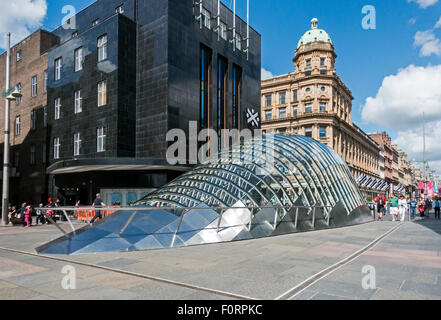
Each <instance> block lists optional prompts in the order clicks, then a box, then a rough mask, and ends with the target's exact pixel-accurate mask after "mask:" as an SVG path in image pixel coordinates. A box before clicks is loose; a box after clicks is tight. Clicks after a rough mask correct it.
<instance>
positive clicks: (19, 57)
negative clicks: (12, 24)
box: [17, 50, 22, 61]
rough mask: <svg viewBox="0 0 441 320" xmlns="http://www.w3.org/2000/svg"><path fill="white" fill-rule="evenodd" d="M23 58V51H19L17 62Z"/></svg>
mask: <svg viewBox="0 0 441 320" xmlns="http://www.w3.org/2000/svg"><path fill="white" fill-rule="evenodd" d="M21 58H22V54H21V50H19V51H17V61H20V60H21Z"/></svg>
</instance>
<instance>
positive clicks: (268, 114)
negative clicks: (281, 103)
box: [265, 110, 273, 120]
mask: <svg viewBox="0 0 441 320" xmlns="http://www.w3.org/2000/svg"><path fill="white" fill-rule="evenodd" d="M272 117H273V112H272V111H271V110H267V111H265V120H272Z"/></svg>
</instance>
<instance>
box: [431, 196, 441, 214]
mask: <svg viewBox="0 0 441 320" xmlns="http://www.w3.org/2000/svg"><path fill="white" fill-rule="evenodd" d="M433 208H434V209H435V219H440V210H441V202H440V200H439V198H436V199H435V201H433Z"/></svg>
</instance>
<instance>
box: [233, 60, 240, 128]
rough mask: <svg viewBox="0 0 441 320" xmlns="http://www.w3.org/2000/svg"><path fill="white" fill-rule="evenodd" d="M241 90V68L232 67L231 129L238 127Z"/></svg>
mask: <svg viewBox="0 0 441 320" xmlns="http://www.w3.org/2000/svg"><path fill="white" fill-rule="evenodd" d="M241 88H242V68H240V67H238V66H236V65H234V66H233V129H239V127H240V105H241V103H240V97H241Z"/></svg>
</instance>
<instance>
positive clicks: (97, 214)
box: [90, 193, 106, 223]
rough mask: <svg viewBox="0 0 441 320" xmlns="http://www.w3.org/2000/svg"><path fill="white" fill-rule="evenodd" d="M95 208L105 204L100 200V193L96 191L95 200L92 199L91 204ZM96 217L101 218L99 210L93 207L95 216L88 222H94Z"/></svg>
mask: <svg viewBox="0 0 441 320" xmlns="http://www.w3.org/2000/svg"><path fill="white" fill-rule="evenodd" d="M92 205H93V206H94V207H95V208H101V207H102V206H105V205H106V204H105V203H104V202H103V200H101V194H99V193H97V194H96V198H95V200H93V204H92ZM97 218H100V220H101V219H102V217H101V210H97V209H95V216H94V217H93V218H92V220H91V221H90V223H94V222H95V220H96V219H97Z"/></svg>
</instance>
